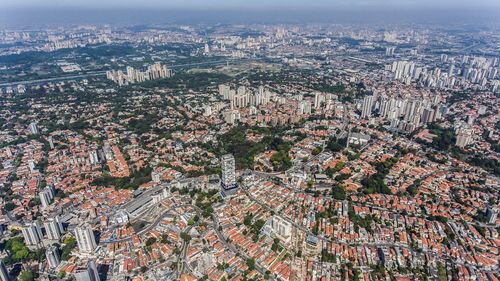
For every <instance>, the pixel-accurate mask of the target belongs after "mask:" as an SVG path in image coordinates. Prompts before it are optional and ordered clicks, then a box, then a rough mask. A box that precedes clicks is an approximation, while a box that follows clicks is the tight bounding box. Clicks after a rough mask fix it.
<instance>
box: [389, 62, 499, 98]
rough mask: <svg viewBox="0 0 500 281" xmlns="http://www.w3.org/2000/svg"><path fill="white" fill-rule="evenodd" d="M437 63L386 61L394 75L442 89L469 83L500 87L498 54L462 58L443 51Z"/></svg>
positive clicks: (488, 87)
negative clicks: (421, 63) (432, 66)
mask: <svg viewBox="0 0 500 281" xmlns="http://www.w3.org/2000/svg"><path fill="white" fill-rule="evenodd" d="M437 62H438V65H437V66H436V67H434V68H433V69H432V70H430V69H429V68H430V67H427V66H426V65H425V64H424V66H419V64H417V63H415V62H413V61H406V60H401V61H394V62H393V63H392V65H387V66H386V67H385V69H386V70H389V71H391V72H392V73H393V74H394V79H397V80H400V81H402V82H403V83H406V84H410V83H411V82H416V83H417V85H421V86H424V87H432V88H439V89H459V88H460V87H464V86H467V84H471V85H477V86H478V88H479V89H483V90H486V89H489V90H491V91H493V92H497V91H498V89H499V88H498V87H499V83H500V82H499V81H500V80H499V79H498V73H499V70H498V69H499V67H500V65H499V61H498V58H495V57H493V58H491V57H480V56H468V55H463V56H462V57H461V58H457V57H452V56H448V55H446V54H443V55H441V57H440V60H438V61H437Z"/></svg>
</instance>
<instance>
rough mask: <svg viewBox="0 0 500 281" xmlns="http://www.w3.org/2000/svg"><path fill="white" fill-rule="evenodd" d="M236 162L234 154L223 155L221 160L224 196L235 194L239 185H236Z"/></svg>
mask: <svg viewBox="0 0 500 281" xmlns="http://www.w3.org/2000/svg"><path fill="white" fill-rule="evenodd" d="M235 163H236V162H235V160H234V156H233V155H232V154H226V155H223V156H222V158H221V170H222V175H221V184H222V193H223V194H224V195H230V194H234V192H235V191H236V188H237V187H238V184H237V183H236V171H235Z"/></svg>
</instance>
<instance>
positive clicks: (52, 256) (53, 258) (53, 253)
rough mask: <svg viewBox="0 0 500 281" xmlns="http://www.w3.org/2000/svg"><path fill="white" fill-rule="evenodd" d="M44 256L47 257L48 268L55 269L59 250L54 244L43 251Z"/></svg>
mask: <svg viewBox="0 0 500 281" xmlns="http://www.w3.org/2000/svg"><path fill="white" fill-rule="evenodd" d="M45 257H47V263H48V264H49V268H50V269H55V268H57V266H58V265H59V262H60V259H59V250H58V249H57V247H56V246H54V245H52V246H50V247H48V248H47V250H46V251H45Z"/></svg>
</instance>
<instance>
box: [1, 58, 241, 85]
mask: <svg viewBox="0 0 500 281" xmlns="http://www.w3.org/2000/svg"><path fill="white" fill-rule="evenodd" d="M242 60H248V59H225V60H216V61H208V62H195V63H185V64H175V65H169V66H168V67H169V68H171V69H174V68H180V67H188V66H201V65H218V64H226V63H234V62H240V61H242ZM109 70H111V69H109ZM106 71H107V70H101V71H89V72H86V73H81V74H74V75H66V76H59V77H51V78H44V79H33V80H24V81H16V82H5V83H0V87H14V86H17V85H32V84H44V83H50V82H60V81H66V80H77V79H85V78H90V77H97V76H104V75H106Z"/></svg>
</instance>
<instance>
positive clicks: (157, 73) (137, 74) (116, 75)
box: [106, 62, 172, 86]
mask: <svg viewBox="0 0 500 281" xmlns="http://www.w3.org/2000/svg"><path fill="white" fill-rule="evenodd" d="M171 76H172V70H171V69H168V68H167V66H166V65H162V64H161V63H159V62H156V63H154V64H150V65H148V67H147V69H146V71H140V70H137V69H135V68H133V67H131V66H127V71H126V73H124V72H123V71H121V70H108V71H106V78H108V79H109V80H111V81H113V82H115V83H117V84H118V85H119V86H124V85H128V84H134V83H141V82H144V81H147V80H156V79H162V78H170V77H171Z"/></svg>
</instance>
